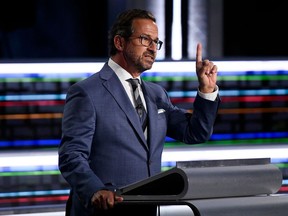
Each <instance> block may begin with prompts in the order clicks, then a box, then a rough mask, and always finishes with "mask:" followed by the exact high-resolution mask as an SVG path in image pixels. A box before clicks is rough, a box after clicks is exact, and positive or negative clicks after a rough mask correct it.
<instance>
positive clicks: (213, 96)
mask: <svg viewBox="0 0 288 216" xmlns="http://www.w3.org/2000/svg"><path fill="white" fill-rule="evenodd" d="M218 92H219V88H218V86H217V85H216V87H215V91H214V92H212V93H202V92H200V91H199V89H198V94H199V96H200V97H202V98H204V99H206V100H210V101H215V100H216V98H217V95H218Z"/></svg>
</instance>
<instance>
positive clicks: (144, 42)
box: [131, 35, 163, 50]
mask: <svg viewBox="0 0 288 216" xmlns="http://www.w3.org/2000/svg"><path fill="white" fill-rule="evenodd" d="M131 38H139V39H140V43H141V44H142V45H143V46H145V47H150V46H151V45H152V43H154V44H155V45H156V47H157V50H160V49H161V47H162V44H163V41H161V40H159V39H156V40H153V39H152V38H150V37H148V36H147V35H140V36H138V37H131Z"/></svg>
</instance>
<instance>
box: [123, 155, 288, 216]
mask: <svg viewBox="0 0 288 216" xmlns="http://www.w3.org/2000/svg"><path fill="white" fill-rule="evenodd" d="M282 180H283V177H282V172H281V170H280V169H279V168H278V167H276V166H275V165H272V164H271V163H270V159H269V158H259V159H232V160H208V161H187V162H177V163H176V167H173V168H171V169H169V170H167V171H164V172H162V173H160V174H158V175H156V176H153V177H150V178H148V179H145V180H142V181H139V182H136V183H133V184H131V185H127V186H125V187H123V188H120V189H119V190H118V191H117V193H118V194H119V195H121V196H123V197H124V202H123V205H125V204H130V205H131V204H133V205H134V204H135V205H140V204H141V205H143V204H146V205H149V204H151V205H163V206H164V205H187V206H189V207H190V208H191V215H192V216H193V215H194V216H243V215H249V216H287V214H288V213H287V212H288V195H284V194H277V192H278V191H279V189H280V187H281V185H282Z"/></svg>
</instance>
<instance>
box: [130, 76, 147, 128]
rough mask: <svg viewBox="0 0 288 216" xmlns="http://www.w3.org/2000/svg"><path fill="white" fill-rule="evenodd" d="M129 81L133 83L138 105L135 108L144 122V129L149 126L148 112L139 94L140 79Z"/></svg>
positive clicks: (135, 100) (134, 97)
mask: <svg viewBox="0 0 288 216" xmlns="http://www.w3.org/2000/svg"><path fill="white" fill-rule="evenodd" d="M127 81H128V82H130V83H131V86H132V89H133V99H134V102H135V105H136V107H135V109H136V111H137V113H138V116H139V119H140V122H141V124H142V129H143V131H144V130H145V128H146V126H147V113H146V111H145V108H144V105H143V102H142V100H141V97H140V94H139V88H138V86H139V79H128V80H127Z"/></svg>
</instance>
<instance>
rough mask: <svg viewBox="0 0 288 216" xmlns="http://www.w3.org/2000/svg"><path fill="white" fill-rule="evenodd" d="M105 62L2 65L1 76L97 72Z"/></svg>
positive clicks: (0, 65)
mask: <svg viewBox="0 0 288 216" xmlns="http://www.w3.org/2000/svg"><path fill="white" fill-rule="evenodd" d="M103 64H104V62H97V63H96V62H85V63H79V62H75V63H0V74H9V73H10V74H11V73H17V74H19V73H20V74H31V73H37V74H55V73H56V74H57V73H90V72H97V71H99V70H100V69H101V68H102V67H103Z"/></svg>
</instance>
